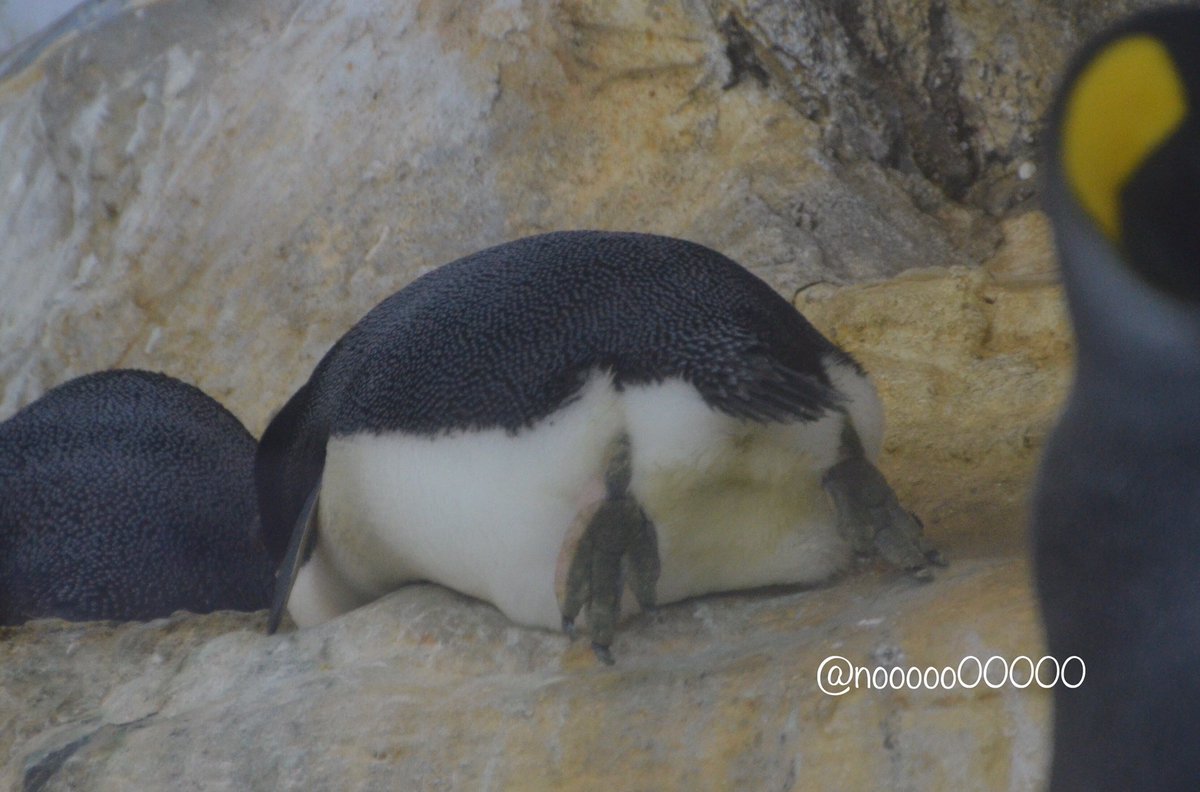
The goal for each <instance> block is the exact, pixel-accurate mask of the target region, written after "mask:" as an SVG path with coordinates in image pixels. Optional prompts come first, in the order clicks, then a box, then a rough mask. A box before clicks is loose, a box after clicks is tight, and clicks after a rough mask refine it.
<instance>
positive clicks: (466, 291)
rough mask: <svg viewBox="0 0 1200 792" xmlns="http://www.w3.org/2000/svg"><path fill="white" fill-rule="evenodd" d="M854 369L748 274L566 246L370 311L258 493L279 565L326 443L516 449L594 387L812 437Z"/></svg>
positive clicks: (582, 241)
mask: <svg viewBox="0 0 1200 792" xmlns="http://www.w3.org/2000/svg"><path fill="white" fill-rule="evenodd" d="M830 357H832V358H833V359H835V360H838V361H840V362H843V363H845V364H847V365H850V366H853V367H855V368H857V364H856V363H854V361H853V360H852V359H851V358H850V357H849V356H848V355H846V354H845V353H844V352H842V351H841V350H839V349H838V348H837V347H836V346H834V345H833V344H832V343H830V342H829V341H828V340H826V339H825V338H824V337H823V336H822V335H821V334H820V333H819V332H817V330H816V329H815V328H814V327H813V326H812V325H811V324H809V323H808V322H807V321H806V320H805V319H804V317H803V316H801V315H800V313H799V312H798V311H797V310H796V309H795V308H794V307H793V306H792V305H791V304H790V303H788V302H787V300H785V299H783V298H782V297H780V296H779V295H778V294H777V293H776V292H775V291H774V290H772V289H771V287H770V286H768V285H767V284H766V283H764V282H763V281H762V280H760V279H759V278H757V277H755V276H754V275H752V274H751V273H750V272H749V271H747V270H746V269H744V268H742V267H741V266H739V265H738V264H736V263H734V262H733V261H731V260H730V259H728V258H726V257H725V256H722V255H721V254H719V253H717V252H715V251H713V250H710V249H708V248H706V247H703V246H701V245H698V244H695V243H692V242H685V241H683V240H679V239H673V238H670V237H662V236H654V235H649V234H635V233H613V232H603V231H568V232H558V233H551V234H544V235H541V236H534V237H528V238H525V239H520V240H517V241H514V242H509V243H507V244H503V245H499V246H497V247H493V248H489V249H487V250H483V251H481V252H479V253H475V254H473V255H470V256H467V257H465V258H462V259H459V260H457V261H454V262H452V263H450V264H446V265H445V266H443V267H440V268H439V269H436V270H434V271H432V272H430V273H428V274H426V275H424V276H422V277H420V278H418V279H417V280H415V281H413V282H412V283H411V284H409V285H408V286H407V287H405V288H404V289H402V290H401V291H399V292H397V293H395V294H393V295H392V296H391V297H389V298H387V299H386V300H384V301H383V302H382V303H380V304H379V305H377V306H376V307H375V308H374V309H372V310H371V311H370V312H369V313H368V314H367V315H366V316H365V317H363V319H362V320H361V321H359V323H358V324H356V325H355V326H354V327H353V328H351V330H350V331H349V332H347V333H346V335H345V336H343V337H342V339H341V340H340V341H338V343H337V344H336V345H334V347H333V348H332V349H331V350H330V351H329V353H328V354H327V355H326V356H325V357H324V359H322V361H321V362H320V364H318V366H317V368H316V370H315V371H314V372H313V375H312V377H311V378H310V379H309V381H308V383H307V384H306V385H305V386H304V387H302V388H301V389H300V390H299V391H297V393H296V394H295V395H294V396H293V397H292V399H291V400H290V401H289V402H288V404H287V405H286V406H285V407H284V408H283V409H282V410H280V412H279V413H278V414H277V415H276V416H275V418H274V420H273V421H272V422H271V425H270V426H268V428H267V431H266V432H265V433H264V434H263V438H262V441H261V443H260V445H259V452H258V460H257V463H256V476H257V480H258V487H259V503H260V508H261V509H262V512H263V526H264V541H265V542H266V544H267V546H268V549H269V550H270V552H271V553H272V555H273V556H274V557H275V558H276V560H278V559H280V558H282V557H283V553H284V549H285V548H286V546H287V543H288V539H289V538H290V536H291V533H292V530H293V521H294V520H295V518H296V516H297V515H298V514H299V511H300V505H301V504H303V503H304V501H305V499H306V497H307V496H308V494H309V492H310V491H311V488H312V487H315V486H316V484H317V482H318V481H319V478H320V474H321V470H322V466H323V463H324V453H325V441H326V439H327V438H328V437H329V436H330V435H346V434H353V433H358V432H375V433H379V432H391V431H399V432H405V433H409V434H416V435H427V436H431V435H437V434H440V433H444V432H448V431H454V430H471V429H488V428H503V429H505V430H507V431H510V432H516V431H519V430H521V429H522V428H525V427H528V426H531V425H532V424H534V423H536V422H537V421H538V420H540V419H542V418H544V417H546V416H548V415H550V414H551V413H553V412H554V411H556V410H558V409H559V408H560V407H562V406H563V405H564V404H565V403H567V402H568V401H569V400H571V399H572V398H573V397H574V395H575V394H576V393H577V392H578V390H579V389H580V387H581V386H582V384H583V382H584V380H585V379H586V377H587V375H588V374H589V373H590V372H592V371H596V370H602V371H607V372H610V373H611V374H612V376H613V381H614V383H615V385H616V386H617V387H618V388H621V387H625V386H629V385H640V384H646V383H655V382H659V381H662V380H664V379H667V378H680V379H682V380H684V381H686V382H689V383H691V384H692V385H693V386H694V387H695V388H696V390H697V391H698V392H699V393H700V395H701V397H702V398H703V399H704V401H705V402H706V403H707V404H709V405H710V406H712V407H713V408H715V409H717V410H720V411H722V412H724V413H726V414H728V415H731V416H735V417H739V418H746V419H750V420H757V421H769V420H775V421H787V420H796V419H799V420H805V419H811V418H814V417H816V416H817V415H819V414H820V413H821V412H822V411H824V410H825V409H828V408H830V407H832V406H835V405H836V404H837V403H838V399H839V396H838V394H837V393H836V391H835V390H834V389H833V387H832V386H831V384H830V382H829V378H828V376H827V375H826V373H825V370H824V368H823V367H822V365H821V361H822V359H827V358H830Z"/></svg>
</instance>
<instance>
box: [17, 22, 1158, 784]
mask: <svg viewBox="0 0 1200 792" xmlns="http://www.w3.org/2000/svg"><path fill="white" fill-rule="evenodd" d="M1133 5H1135V4H1134V3H1116V4H1113V3H1105V4H1096V3H1087V2H1084V1H1083V0H1070V1H1069V2H1064V1H1063V0H1027V2H1023V3H1019V4H1015V5H1012V4H1009V5H1003V6H996V7H989V6H987V5H986V4H977V3H968V2H965V1H961V2H960V1H956V0H949V1H948V0H912V1H911V2H884V0H875V1H874V2H866V3H860V4H856V5H854V8H855V10H854V11H850V10H848V9H849V8H850V6H849V5H847V4H844V3H839V2H836V0H822V1H821V2H815V3H797V2H785V0H774V1H772V0H758V1H751V0H735V1H732V2H720V1H718V0H708V2H700V0H691V1H690V2H682V3H673V4H667V3H659V2H646V3H637V2H630V3H620V4H613V3H607V2H600V1H599V0H596V1H595V2H589V1H588V0H558V2H555V3H552V4H542V3H532V2H519V1H518V0H477V1H476V2H464V3H456V4H448V3H432V2H430V3H384V2H368V1H366V0H256V1H255V2H244V3H217V4H213V3H198V2H189V1H188V0H158V1H157V2H154V1H152V0H136V1H135V0H99V1H98V2H95V3H92V4H91V5H90V6H89V9H90V11H89V13H90V14H91V16H89V17H87V18H86V19H77V20H75V21H74V22H73V23H71V24H67V25H65V26H64V27H63V28H61V30H60V33H61V35H60V36H59V37H58V38H56V39H54V40H47V41H42V42H34V43H33V44H32V45H31V47H32V48H31V49H26V50H22V51H19V52H16V53H14V54H12V55H10V56H8V57H7V58H6V59H5V60H4V61H3V63H0V70H2V71H3V74H4V77H3V81H2V82H0V178H2V179H3V182H2V184H0V349H2V350H4V351H3V353H2V354H0V419H2V418H4V417H7V416H8V415H10V414H11V413H12V412H13V411H14V410H15V409H17V408H18V407H19V406H21V405H23V404H25V403H27V402H28V401H30V400H32V399H33V398H35V397H36V396H38V395H39V394H40V393H42V392H43V391H44V390H45V389H47V388H49V387H51V386H53V385H55V384H57V383H59V382H62V381H64V380H66V379H68V378H70V377H72V376H75V375H77V374H80V373H84V372H87V371H92V370H95V369H100V368H107V367H112V366H135V367H146V368H152V369H158V370H165V371H167V372H168V373H171V374H173V375H175V376H178V377H180V378H182V379H185V380H187V381H190V382H194V383H196V384H198V385H199V386H200V387H202V388H204V389H205V390H206V391H207V392H209V393H210V394H212V395H214V396H215V397H217V398H219V399H220V400H222V401H223V402H224V403H225V404H226V405H227V406H229V407H230V409H232V410H233V411H234V412H235V413H236V414H238V415H239V417H241V418H242V419H243V420H244V421H245V423H246V424H247V425H248V426H249V427H250V428H251V429H252V431H256V432H257V431H260V430H261V428H262V427H263V426H264V425H265V423H266V421H267V419H268V417H269V416H270V414H271V413H272V412H273V411H274V410H275V409H277V407H278V406H279V405H280V404H282V402H283V400H284V399H285V397H286V396H287V395H288V394H290V393H291V391H292V390H293V389H294V388H295V387H296V386H297V385H298V384H299V383H300V382H302V381H303V380H304V379H305V378H306V377H307V376H308V373H309V371H310V370H311V367H312V365H313V364H315V362H316V360H317V359H318V358H319V357H320V355H321V354H323V353H324V351H325V350H326V349H327V348H328V346H329V345H330V344H331V343H332V342H333V341H334V340H336V338H337V337H338V336H340V335H341V333H342V332H344V331H345V330H346V329H347V328H348V327H349V326H350V325H351V324H352V323H353V322H354V321H355V320H357V319H358V317H359V316H361V314H362V313H363V312H364V311H366V310H367V309H368V308H370V307H371V306H372V305H373V304H374V303H376V302H378V301H379V300H380V299H382V298H383V297H384V296H386V295H387V294H389V293H390V292H392V291H393V290H395V289H396V288H398V287H399V286H401V285H403V284H404V283H406V282H408V281H409V280H411V278H413V277H414V276H415V275H417V274H419V273H421V272H423V271H426V270H427V269H429V268H431V267H433V266H436V265H438V264H440V263H443V262H445V261H448V260H450V259H452V258H454V257H456V256H459V255H462V254H466V253H469V252H472V251H474V250H477V249H479V248H482V247H485V246H487V245H490V244H495V243H498V242H501V241H504V240H506V239H511V238H514V237H517V236H521V235H524V234H528V233H534V232H538V231H544V230H551V229H557V228H571V227H575V228H577V227H599V228H614V229H616V228H619V229H637V230H644V231H655V232H660V233H668V234H672V235H676V236H683V237H687V238H691V239H694V240H696V241H699V242H702V243H705V244H708V245H711V246H713V247H715V248H717V249H719V250H722V251H723V252H725V253H727V254H729V255H731V256H732V257H733V258H735V259H737V260H740V261H742V262H743V263H745V264H746V265H748V266H750V267H751V268H752V269H754V270H755V271H756V272H758V273H759V274H760V275H762V276H763V277H764V278H766V279H767V280H768V281H770V282H771V283H772V284H773V285H774V286H775V287H776V288H778V289H779V290H780V291H781V292H783V293H785V294H789V295H790V294H797V297H796V301H797V305H798V306H799V307H800V308H801V309H802V310H803V311H804V312H805V313H806V314H807V315H808V316H809V317H810V318H811V319H812V320H813V322H814V323H815V324H816V325H817V326H818V327H819V328H821V329H822V330H823V331H824V332H826V333H827V334H828V335H829V336H830V337H831V338H833V339H834V340H836V341H837V342H838V343H840V344H842V345H843V346H845V347H846V348H847V349H849V350H850V351H851V352H853V353H854V354H855V355H856V356H857V357H858V358H859V359H860V360H861V361H862V362H863V363H864V364H865V365H866V366H867V367H868V369H869V370H871V371H872V373H873V375H874V377H875V379H876V381H877V383H878V384H879V386H880V390H881V392H882V395H883V397H884V400H885V404H886V408H887V411H888V416H889V425H890V429H889V433H888V437H887V440H886V447H885V454H884V459H883V462H882V465H883V467H884V469H885V472H886V473H887V474H888V475H889V477H890V479H891V480H892V481H893V483H894V484H895V486H896V488H897V490H898V492H899V493H900V495H901V497H902V499H903V500H904V501H905V502H906V503H908V504H909V505H910V506H911V507H912V508H913V509H915V510H916V511H917V512H918V513H920V514H921V515H922V516H923V518H924V520H925V523H926V526H927V530H928V533H929V534H930V535H931V537H932V538H933V539H934V541H935V542H936V543H937V544H938V545H939V546H940V547H941V548H942V550H943V551H944V552H945V553H946V555H947V556H948V557H949V558H950V559H951V561H952V566H951V567H950V568H949V569H947V570H946V571H944V572H943V573H941V574H940V575H939V576H938V579H937V580H936V581H935V582H933V583H931V584H928V585H917V584H914V583H912V582H911V581H909V580H907V579H906V578H903V577H902V576H899V575H897V574H894V573H892V572H889V571H886V570H883V569H882V568H877V567H874V566H868V567H866V568H864V569H860V570H857V571H856V572H853V573H850V574H848V575H847V576H846V577H845V578H844V579H842V580H840V581H834V582H831V583H830V584H829V585H826V586H822V587H818V588H815V589H811V590H783V591H772V592H753V593H744V594H736V595H728V596H722V597H710V598H704V599H700V600H695V601H690V602H685V603H680V604H678V605H674V606H671V607H667V608H663V609H662V610H661V611H660V612H659V613H658V614H656V615H654V616H653V617H644V618H638V619H634V620H633V621H631V622H630V623H628V624H627V625H626V627H625V629H624V630H623V631H622V632H621V633H620V634H619V636H618V640H617V643H616V645H615V647H614V648H615V650H616V652H617V654H618V656H619V664H618V665H617V666H616V667H615V668H613V669H609V668H605V667H602V666H600V665H598V664H597V663H596V662H595V661H594V660H593V658H592V657H591V655H590V653H589V651H588V650H587V648H586V646H585V645H583V644H582V643H580V644H577V645H571V644H569V643H568V642H567V641H566V639H565V638H563V637H561V636H557V635H553V634H550V633H544V632H539V631H533V630H524V629H520V628H517V627H514V626H512V625H511V624H509V623H508V622H507V621H505V620H504V619H503V617H501V616H500V615H499V614H498V613H497V612H496V611H494V610H493V609H491V608H490V607H488V606H486V605H483V604H480V603H477V602H473V601H469V600H466V599H464V598H462V597H459V596H457V595H454V594H452V593H449V592H446V591H444V590H440V589H437V588H434V587H424V586H423V587H412V588H410V589H407V590H405V591H401V592H398V593H396V594H394V595H392V596H390V597H388V598H385V599H384V600H381V601H379V602H377V603H374V604H373V605H371V606H368V607H366V608H363V609H361V610H359V611H356V612H354V613H352V614H349V615H347V616H346V617H344V618H341V619H338V620H335V621H334V622H331V623H329V624H326V625H323V626H321V627H318V628H314V629H311V630H306V631H303V632H298V633H288V634H282V635H277V636H273V637H267V636H265V635H263V634H262V625H263V617H262V616H261V615H254V616H233V615H214V616H208V617H195V616H186V615H178V616H176V617H173V618H171V619H167V620H160V621H157V622H151V623H149V624H128V625H109V624H93V625H68V624H63V623H58V622H42V623H36V624H32V625H29V626H26V627H23V628H17V629H7V630H3V631H0V768H2V769H0V788H4V789H14V790H16V789H19V790H29V791H30V792H32V791H33V790H53V789H99V790H107V789H113V790H117V789H120V790H125V789H139V790H140V789H146V790H155V789H164V790H166V789H172V790H174V789H188V788H195V789H201V788H202V789H230V790H243V789H305V790H308V789H314V790H316V789H394V788H397V787H402V788H406V789H451V788H453V789H457V788H468V789H471V788H479V789H598V788H622V789H647V790H649V789H663V788H679V787H687V788H696V789H729V788H746V789H781V790H783V789H812V788H834V789H931V790H941V789H944V790H971V789H979V790H994V789H1009V790H1031V789H1037V788H1038V787H1039V785H1040V783H1041V780H1042V778H1043V775H1044V773H1043V765H1044V762H1045V758H1046V735H1047V730H1046V726H1047V717H1048V706H1049V696H1048V695H1047V694H1046V693H1045V692H1044V691H1038V690H1035V689H1024V690H1022V689H1018V688H1016V687H1014V686H1012V685H1004V686H1001V687H1000V688H999V689H994V690H993V689H991V688H987V687H985V686H981V687H976V688H974V689H970V690H968V689H963V688H955V689H951V690H935V691H928V690H920V691H908V690H901V691H893V690H870V689H859V690H853V691H850V692H848V693H847V694H845V695H843V696H836V697H835V696H829V695H826V694H824V693H822V692H821V691H820V689H819V688H818V686H817V671H818V668H819V666H820V664H821V661H822V660H823V659H824V658H825V657H827V656H829V655H832V654H837V655H842V656H844V657H846V658H848V659H850V660H851V661H852V662H853V663H854V664H856V665H859V666H864V667H868V668H873V667H875V666H877V665H878V666H883V667H885V668H890V667H909V666H914V667H921V668H923V667H925V666H936V667H939V668H940V667H942V666H945V665H956V664H957V663H958V662H959V660H961V659H962V658H963V657H964V656H966V655H976V656H979V657H980V658H981V659H986V657H988V656H990V655H993V654H995V655H999V656H1001V657H1005V658H1008V659H1014V658H1016V657H1018V656H1020V655H1025V656H1033V657H1038V656H1040V654H1041V643H1040V637H1039V631H1038V628H1037V622H1036V616H1035V610H1034V606H1033V601H1032V597H1031V593H1030V590H1029V581H1028V577H1029V574H1028V569H1027V560H1026V550H1025V534H1024V531H1025V529H1024V515H1025V502H1026V498H1027V491H1028V484H1029V479H1030V476H1031V473H1032V470H1033V465H1034V463H1035V460H1036V456H1037V452H1038V449H1039V447H1040V445H1041V443H1042V439H1043V437H1044V435H1045V432H1046V431H1047V429H1048V427H1049V426H1050V425H1051V422H1052V420H1053V415H1054V411H1055V409H1056V405H1057V404H1058V402H1059V400H1060V399H1061V397H1062V394H1063V391H1064V387H1065V383H1066V379H1067V376H1068V373H1069V361H1070V351H1071V349H1070V338H1069V333H1068V331H1067V329H1066V325H1065V322H1064V317H1063V313H1062V308H1061V299H1060V294H1059V293H1058V287H1057V286H1056V285H1055V283H1054V276H1053V265H1052V261H1051V257H1050V248H1049V236H1048V230H1047V227H1046V221H1045V218H1044V217H1043V216H1042V215H1041V214H1040V213H1039V212H1038V211H1036V209H1035V208H1033V201H1034V199H1035V196H1034V195H1033V193H1034V185H1035V184H1036V179H1033V178H1031V176H1032V171H1033V170H1034V167H1033V162H1034V161H1035V158H1034V152H1035V144H1036V137H1037V129H1038V126H1037V125H1038V119H1039V117H1040V114H1041V112H1042V110H1043V108H1044V107H1045V104H1046V101H1047V99H1048V96H1049V92H1050V90H1051V88H1052V86H1053V83H1054V75H1055V73H1056V72H1057V70H1058V69H1059V68H1060V67H1061V65H1062V62H1063V59H1064V58H1065V55H1066V53H1067V52H1068V51H1069V50H1070V49H1071V48H1072V47H1073V46H1074V45H1076V44H1077V43H1078V42H1079V41H1080V40H1081V38H1082V36H1083V35H1085V34H1086V33H1088V32H1090V31H1092V30H1094V29H1095V28H1096V27H1098V26H1099V25H1101V24H1103V23H1105V22H1106V21H1107V20H1109V19H1112V18H1113V17H1114V16H1115V15H1117V14H1119V13H1121V12H1123V11H1124V10H1126V9H1127V8H1128V7H1131V6H1133ZM814 284H815V285H814ZM847 284H853V285H847Z"/></svg>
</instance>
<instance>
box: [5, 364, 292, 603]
mask: <svg viewBox="0 0 1200 792" xmlns="http://www.w3.org/2000/svg"><path fill="white" fill-rule="evenodd" d="M254 451H255V442H254V438H253V437H251V436H250V434H249V433H248V432H247V431H246V430H245V428H244V427H243V426H242V424H241V423H240V422H239V421H238V420H237V418H235V417H234V416H233V415H231V414H230V413H229V412H228V411H227V410H225V408H223V407H222V406H221V405H219V404H217V402H215V401H213V400H212V399H211V398H209V397H208V396H206V395H205V394H204V393H202V392H201V391H200V390H198V389H197V388H194V387H192V386H191V385H186V384H184V383H182V382H180V381H178V380H175V379H172V378H171V377H167V376H165V375H162V374H152V373H149V372H144V371H105V372H101V373H98V374H90V375H88V376H84V377H79V378H78V379H74V380H71V381H70V382H67V383H65V384H63V385H60V386H58V387H57V388H54V389H53V390H51V391H49V392H48V393H46V394H45V395H44V396H42V397H41V398H40V399H38V400H37V401H35V402H34V403H32V404H30V405H28V406H27V407H25V408H24V409H23V410H21V411H20V412H18V413H17V414H16V415H14V416H13V417H12V418H10V419H8V420H7V421H5V422H3V423H0V624H20V623H22V622H24V621H26V620H28V619H36V618H43V617H57V618H61V619H68V620H75V621H83V620H90V619H120V620H125V619H152V618H157V617H160V616H167V615H170V614H171V613H173V612H174V611H176V610H189V611H193V612H196V613H207V612H210V611H214V610H226V609H228V610H258V609H260V608H265V607H266V606H267V604H268V602H269V601H270V596H271V588H272V584H273V573H272V565H271V562H270V560H269V559H268V557H267V554H266V551H265V549H264V548H263V546H262V543H261V541H260V539H259V538H258V520H257V517H258V509H257V504H256V500H255V492H254V475H253V466H254Z"/></svg>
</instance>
